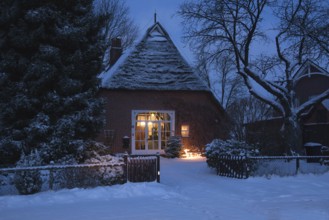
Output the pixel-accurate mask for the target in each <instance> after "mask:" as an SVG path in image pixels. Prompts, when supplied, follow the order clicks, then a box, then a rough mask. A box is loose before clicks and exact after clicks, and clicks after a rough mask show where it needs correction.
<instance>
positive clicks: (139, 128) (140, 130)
mask: <svg viewBox="0 0 329 220" xmlns="http://www.w3.org/2000/svg"><path fill="white" fill-rule="evenodd" d="M173 120H174V112H173V111H165V112H161V111H149V112H144V111H133V125H132V128H133V129H132V153H141V154H144V153H157V152H159V153H161V152H162V151H163V150H164V149H165V147H166V146H167V142H168V139H169V137H170V136H171V135H172V134H174V121H173Z"/></svg>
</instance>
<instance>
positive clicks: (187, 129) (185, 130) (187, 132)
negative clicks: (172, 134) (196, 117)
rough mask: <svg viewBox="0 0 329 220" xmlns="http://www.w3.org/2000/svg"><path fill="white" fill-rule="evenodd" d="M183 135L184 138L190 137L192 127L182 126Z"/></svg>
mask: <svg viewBox="0 0 329 220" xmlns="http://www.w3.org/2000/svg"><path fill="white" fill-rule="evenodd" d="M181 133H182V137H189V135H190V126H188V125H182V128H181Z"/></svg>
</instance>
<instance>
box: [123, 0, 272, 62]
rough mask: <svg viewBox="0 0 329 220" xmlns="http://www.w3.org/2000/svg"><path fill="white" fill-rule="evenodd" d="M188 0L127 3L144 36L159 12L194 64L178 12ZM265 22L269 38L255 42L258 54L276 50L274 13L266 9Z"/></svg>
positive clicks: (161, 18) (254, 48)
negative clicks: (266, 40)
mask: <svg viewBox="0 0 329 220" xmlns="http://www.w3.org/2000/svg"><path fill="white" fill-rule="evenodd" d="M185 1H186V0H126V5H127V6H128V7H129V8H130V16H131V17H132V18H133V19H134V20H135V23H136V24H137V25H138V26H139V28H140V36H142V35H143V34H144V33H145V32H146V30H147V28H149V27H150V26H151V25H152V24H153V23H154V12H155V11H156V13H157V21H159V22H160V23H161V24H162V25H163V26H164V28H165V29H166V30H167V32H168V33H169V35H170V37H171V39H172V40H173V42H174V43H175V45H176V46H177V47H178V49H179V51H180V52H181V54H182V55H183V57H184V58H185V59H186V60H187V61H188V62H189V63H190V64H193V60H194V59H193V54H192V53H191V52H190V50H189V49H188V47H187V46H185V44H184V43H183V42H182V40H183V39H182V37H183V25H182V19H181V17H180V16H179V15H178V14H177V11H178V9H179V6H180V5H181V4H182V3H183V2H185ZM263 16H264V22H262V24H261V25H262V28H264V29H265V30H266V34H267V35H268V37H269V39H268V42H267V43H257V44H254V47H253V50H254V52H255V53H256V54H259V53H266V54H268V53H273V52H274V51H275V45H274V37H275V36H274V34H275V32H274V31H273V30H271V29H272V28H273V23H274V20H273V16H272V13H271V12H270V11H269V10H267V11H264V14H263Z"/></svg>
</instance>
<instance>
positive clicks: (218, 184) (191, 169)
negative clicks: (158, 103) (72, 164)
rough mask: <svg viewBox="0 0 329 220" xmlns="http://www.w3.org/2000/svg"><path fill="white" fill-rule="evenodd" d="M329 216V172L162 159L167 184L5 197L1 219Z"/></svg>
mask: <svg viewBox="0 0 329 220" xmlns="http://www.w3.org/2000/svg"><path fill="white" fill-rule="evenodd" d="M21 219H25V220H45V219H47V220H58V219H61V220H66V219H68V220H75V219H76V220H78V219H79V220H90V219H93V220H96V219H97V220H102V219H104V220H105V219H106V220H108V219H134V220H136V219H143V220H146V219H189V220H193V219H196V220H200V219H269V220H276V219H287V220H288V219H299V220H303V219H317V220H322V219H323V220H327V219H329V173H326V174H323V175H312V174H309V175H299V176H296V177H272V178H271V179H267V178H263V177H257V178H249V179H246V180H240V179H231V178H225V177H220V176H216V175H215V174H214V171H213V170H211V169H210V168H208V167H207V165H206V162H205V160H204V159H199V160H182V159H164V158H161V183H156V182H152V183H127V184H124V185H116V186H111V187H98V188H95V189H71V190H60V191H57V192H43V193H39V194H35V195H29V196H0V220H21Z"/></svg>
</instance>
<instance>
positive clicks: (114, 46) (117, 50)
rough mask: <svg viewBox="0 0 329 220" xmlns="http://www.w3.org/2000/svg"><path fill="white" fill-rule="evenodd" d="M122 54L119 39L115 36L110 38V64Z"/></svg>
mask: <svg viewBox="0 0 329 220" xmlns="http://www.w3.org/2000/svg"><path fill="white" fill-rule="evenodd" d="M121 54H122V47H121V39H120V38H118V37H116V38H113V39H112V40H111V49H110V66H113V65H114V64H115V62H117V60H118V59H119V58H120V56H121Z"/></svg>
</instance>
